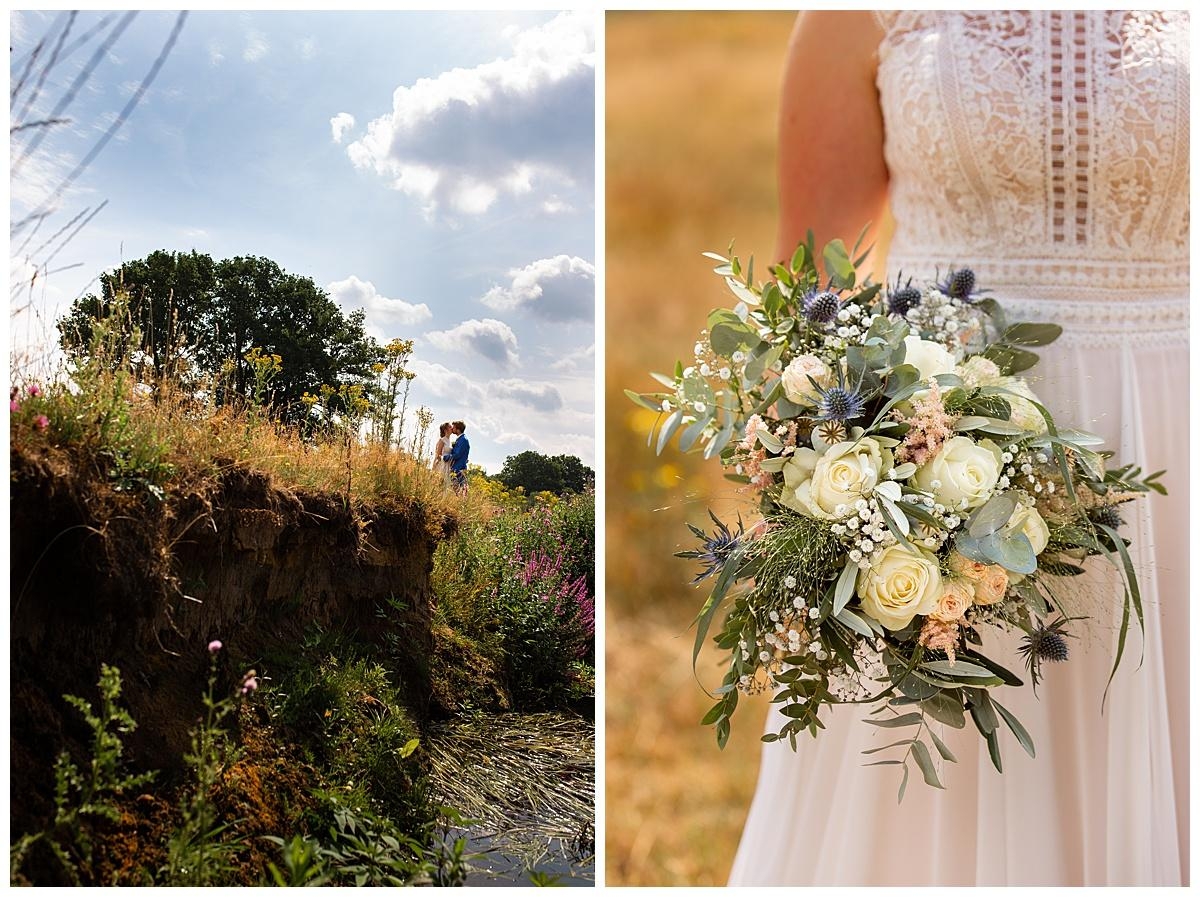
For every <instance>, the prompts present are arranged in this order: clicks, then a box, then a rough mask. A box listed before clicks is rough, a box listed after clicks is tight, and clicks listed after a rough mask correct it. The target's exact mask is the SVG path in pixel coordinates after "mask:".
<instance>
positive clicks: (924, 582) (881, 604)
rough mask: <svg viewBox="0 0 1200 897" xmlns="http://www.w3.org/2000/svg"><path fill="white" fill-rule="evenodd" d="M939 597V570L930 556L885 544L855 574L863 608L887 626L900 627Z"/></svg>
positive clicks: (930, 607)
mask: <svg viewBox="0 0 1200 897" xmlns="http://www.w3.org/2000/svg"><path fill="white" fill-rule="evenodd" d="M941 597H942V574H941V573H940V572H939V571H938V565H937V561H936V560H934V558H933V556H932V555H930V554H927V553H926V552H924V551H922V552H920V553H919V554H917V553H914V552H912V551H911V550H909V549H908V548H905V547H904V546H903V545H889V546H888V547H887V548H885V549H884V550H883V551H881V552H880V553H879V556H878V557H877V558H876V560H875V563H874V564H872V565H871V566H870V567H868V568H867V569H866V570H860V571H859V574H858V598H859V600H860V601H861V602H862V608H863V611H864V612H865V613H866V614H867V615H868V616H870V617H871V618H872V619H875V620H878V621H879V622H880V623H881V624H882V625H883V626H884V627H885V628H887V629H892V630H896V629H903V628H904V627H905V626H907V625H908V624H909V623H911V622H912V618H913V617H915V616H917V615H918V614H930V613H932V612H933V611H934V610H936V609H937V606H938V599H939V598H941Z"/></svg>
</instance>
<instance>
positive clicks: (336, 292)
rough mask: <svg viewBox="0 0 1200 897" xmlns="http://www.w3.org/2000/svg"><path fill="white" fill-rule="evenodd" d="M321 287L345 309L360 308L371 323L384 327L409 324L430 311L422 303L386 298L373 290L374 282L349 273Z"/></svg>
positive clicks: (421, 320) (423, 318) (421, 319)
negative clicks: (345, 276)
mask: <svg viewBox="0 0 1200 897" xmlns="http://www.w3.org/2000/svg"><path fill="white" fill-rule="evenodd" d="M325 290H326V292H328V293H329V295H330V296H332V297H333V299H334V301H335V302H337V304H338V305H340V306H341V307H342V308H344V309H345V310H346V311H354V310H355V309H359V308H361V309H363V310H364V311H365V312H366V313H367V318H368V320H370V322H371V323H372V324H374V325H376V326H377V327H380V328H382V329H384V330H386V329H387V328H388V327H389V326H390V327H393V328H395V327H412V326H415V325H417V324H424V323H425V322H426V321H429V320H431V319H432V318H433V312H431V311H430V310H429V306H428V305H426V304H425V303H424V302H421V303H417V304H414V303H411V302H405V301H404V300H403V299H389V298H388V297H387V296H384V295H383V294H381V293H380V292H379V290H377V289H375V284H373V283H371V282H370V281H369V280H359V279H358V278H357V277H355V276H354V275H353V274H351V275H350V276H349V277H347V278H346V279H345V280H335V281H334V282H333V283H331V284H329V285H328V286H327V287H325Z"/></svg>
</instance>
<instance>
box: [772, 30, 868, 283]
mask: <svg viewBox="0 0 1200 897" xmlns="http://www.w3.org/2000/svg"><path fill="white" fill-rule="evenodd" d="M881 37H882V30H881V28H880V26H879V25H878V24H877V23H876V21H875V19H874V17H873V16H872V15H871V13H870V12H867V11H859V10H855V11H851V12H838V11H830V10H812V11H808V12H802V13H801V14H800V16H799V18H798V19H797V21H796V27H795V29H794V30H793V32H792V39H791V43H790V46H789V48H788V57H787V65H786V68H785V71H784V81H783V91H782V97H781V100H780V111H779V233H778V238H777V242H776V246H775V257H776V258H778V259H786V258H789V257H790V256H791V254H792V252H793V251H794V250H795V248H796V244H797V243H799V242H800V241H802V240H803V239H804V235H805V233H806V231H808V230H809V229H811V230H812V231H813V235H814V236H815V238H816V245H817V250H818V252H819V251H820V247H821V246H823V245H824V244H825V243H827V242H828V241H830V240H833V239H836V238H841V239H842V240H844V241H845V242H846V248H847V249H849V248H851V247H852V245H853V241H854V240H855V238H857V237H858V234H859V232H860V231H861V230H862V228H863V226H864V225H866V224H868V223H870V224H871V231H870V232H869V233H868V236H867V241H866V242H867V243H870V242H877V243H878V241H879V237H880V235H881V227H880V226H881V224H882V223H883V219H884V217H885V214H886V208H887V184H888V173H887V165H886V164H885V162H884V158H883V115H882V112H881V111H880V108H879V96H878V93H877V92H876V89H875V69H876V63H877V57H876V51H877V49H878V47H879V41H880V38H881ZM883 236H884V237H885V238H886V233H885V234H883ZM864 245H865V244H864ZM880 250H881V251H877V252H876V253H875V254H874V256H873V257H872V258H871V259H869V260H868V262H867V267H866V269H865V270H867V271H871V270H873V269H872V264H874V263H878V265H879V267H880V269H881V268H882V258H881V256H882V247H881V248H880ZM875 273H876V274H877V275H881V274H882V270H878V271H876V272H875ZM877 279H878V277H877Z"/></svg>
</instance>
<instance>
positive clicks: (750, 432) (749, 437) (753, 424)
mask: <svg viewBox="0 0 1200 897" xmlns="http://www.w3.org/2000/svg"><path fill="white" fill-rule="evenodd" d="M764 426H766V424H765V423H764V422H763V419H762V418H761V417H759V416H758V415H757V414H751V415H750V419H749V420H747V421H746V435H745V436H744V437H742V441H741V443H740V445H741V447H742V448H744V449H745V450H746V451H750V450H752V449H753V448H754V436H755V434H757V433H758V431H759V430H761V429H762V428H763V427H764Z"/></svg>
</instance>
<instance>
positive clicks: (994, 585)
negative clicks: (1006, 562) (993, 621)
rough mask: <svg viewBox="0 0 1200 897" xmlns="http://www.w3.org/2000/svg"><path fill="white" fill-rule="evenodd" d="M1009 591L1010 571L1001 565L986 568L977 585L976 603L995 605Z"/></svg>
mask: <svg viewBox="0 0 1200 897" xmlns="http://www.w3.org/2000/svg"><path fill="white" fill-rule="evenodd" d="M1007 591H1008V571H1007V570H1005V569H1004V568H1003V567H1001V566H1000V565H999V564H992V565H991V566H990V567H984V575H983V578H982V579H980V580H979V581H978V582H976V583H975V603H976V604H995V603H996V602H997V601H1000V600H1001V599H1002V598H1004V593H1005V592H1007Z"/></svg>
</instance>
